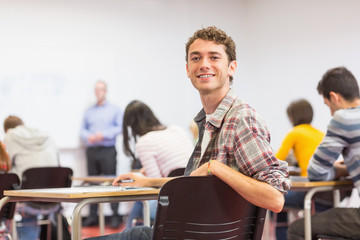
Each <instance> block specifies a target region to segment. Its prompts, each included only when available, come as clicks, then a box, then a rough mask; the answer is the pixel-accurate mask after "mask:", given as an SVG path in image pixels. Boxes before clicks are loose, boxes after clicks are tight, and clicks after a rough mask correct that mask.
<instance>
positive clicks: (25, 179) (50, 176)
mask: <svg viewBox="0 0 360 240" xmlns="http://www.w3.org/2000/svg"><path fill="white" fill-rule="evenodd" d="M72 175H73V171H72V169H71V168H68V167H35V168H29V169H27V170H25V171H24V172H23V174H22V181H21V189H35V188H37V189H42V188H62V187H71V183H72ZM60 176H62V177H60ZM27 204H28V205H29V206H31V207H33V208H39V209H41V208H46V209H49V208H53V207H55V206H57V205H59V209H60V210H59V213H60V211H61V203H58V202H27ZM57 220H58V224H59V226H58V230H60V229H62V222H61V221H62V216H61V214H57ZM36 224H37V225H45V224H47V225H48V228H47V229H48V231H47V239H51V221H50V220H49V219H43V220H38V221H37V222H36ZM17 226H21V224H19V223H18V224H17ZM58 239H62V231H58Z"/></svg>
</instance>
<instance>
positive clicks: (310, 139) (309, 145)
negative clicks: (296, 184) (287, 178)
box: [276, 99, 324, 177]
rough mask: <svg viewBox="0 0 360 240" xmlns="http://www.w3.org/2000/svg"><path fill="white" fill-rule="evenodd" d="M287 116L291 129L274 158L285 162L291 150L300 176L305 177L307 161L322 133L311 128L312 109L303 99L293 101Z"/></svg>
mask: <svg viewBox="0 0 360 240" xmlns="http://www.w3.org/2000/svg"><path fill="white" fill-rule="evenodd" d="M287 115H288V118H289V120H290V122H291V124H292V125H293V129H291V131H290V132H289V133H288V134H287V135H286V136H285V138H284V140H283V142H282V144H281V146H280V148H279V150H278V152H277V153H276V157H277V158H278V159H280V160H286V159H287V158H288V157H289V153H290V151H291V150H292V152H293V154H294V157H295V160H296V163H297V165H298V166H299V168H300V175H301V176H303V177H306V176H307V166H308V164H309V160H310V158H311V156H312V155H313V154H314V152H315V149H316V147H317V146H318V145H319V144H320V142H321V140H322V139H323V138H324V133H323V132H321V131H320V130H318V129H316V128H314V127H313V126H311V121H312V119H313V109H312V107H311V105H310V103H309V102H308V101H307V100H305V99H300V100H297V101H293V102H292V103H291V104H290V105H289V106H288V108H287Z"/></svg>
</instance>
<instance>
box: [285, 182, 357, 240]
mask: <svg viewBox="0 0 360 240" xmlns="http://www.w3.org/2000/svg"><path fill="white" fill-rule="evenodd" d="M290 179H291V178H290ZM291 183H292V187H291V189H290V190H291V191H306V192H307V193H306V196H305V200H304V215H305V216H304V223H305V240H311V199H312V197H313V196H314V194H315V193H317V192H326V191H334V190H350V189H352V188H353V187H354V185H353V182H352V180H348V179H347V180H340V181H321V182H320V181H318V182H310V181H301V182H300V181H295V180H292V181H291ZM339 202H340V193H339V191H334V203H335V204H334V205H335V206H336V204H338V203H339Z"/></svg>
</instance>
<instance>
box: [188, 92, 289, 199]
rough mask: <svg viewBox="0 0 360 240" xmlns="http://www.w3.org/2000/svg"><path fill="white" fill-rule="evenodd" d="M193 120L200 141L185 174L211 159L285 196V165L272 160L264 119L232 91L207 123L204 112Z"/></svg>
mask: <svg viewBox="0 0 360 240" xmlns="http://www.w3.org/2000/svg"><path fill="white" fill-rule="evenodd" d="M194 120H195V122H196V123H197V124H198V127H199V141H198V142H197V144H196V146H195V149H194V152H193V154H192V156H191V158H190V160H189V162H188V165H187V167H186V170H185V175H189V174H190V173H191V172H192V171H194V170H195V169H196V168H198V167H199V166H200V165H202V164H204V163H206V162H208V161H209V160H210V159H212V160H218V161H220V162H222V163H224V164H226V165H228V166H229V167H231V168H233V169H235V170H237V171H239V172H241V173H243V174H245V175H247V176H249V177H252V178H254V179H257V180H259V181H262V182H266V183H268V184H270V185H272V186H273V187H275V188H276V189H278V190H279V191H281V192H282V193H284V194H286V192H287V190H288V189H290V187H291V182H290V180H289V179H288V169H287V163H286V162H285V161H280V160H278V159H277V158H276V157H275V155H274V153H273V151H272V148H271V147H270V133H269V131H268V129H267V127H266V125H265V122H264V120H263V119H262V117H261V116H260V115H258V114H257V113H256V111H255V110H254V109H253V108H251V107H250V106H249V105H248V104H247V103H245V102H244V101H243V100H241V99H239V98H238V97H237V96H236V95H235V93H234V91H233V90H231V89H230V91H229V92H228V93H227V95H226V96H225V97H224V99H223V100H222V101H221V103H220V104H219V106H218V107H217V109H216V111H215V112H214V114H212V116H211V117H210V119H209V121H208V122H205V121H206V115H205V111H204V109H202V110H201V111H200V112H199V113H198V115H197V116H196V117H195V118H194ZM205 128H206V129H207V130H208V131H209V132H210V142H209V145H208V147H207V148H206V150H205V153H204V155H203V157H202V158H201V159H200V153H201V141H202V137H203V134H204V129H205Z"/></svg>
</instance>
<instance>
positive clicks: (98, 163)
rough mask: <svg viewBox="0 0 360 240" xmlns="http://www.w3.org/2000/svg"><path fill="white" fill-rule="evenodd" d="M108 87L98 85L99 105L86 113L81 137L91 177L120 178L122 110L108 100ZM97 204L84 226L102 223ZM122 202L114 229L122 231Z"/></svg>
mask: <svg viewBox="0 0 360 240" xmlns="http://www.w3.org/2000/svg"><path fill="white" fill-rule="evenodd" d="M106 94H107V85H106V83H105V82H104V81H98V82H96V84H95V97H96V104H95V105H93V106H92V107H90V108H89V109H87V110H86V112H85V115H84V120H83V124H82V127H81V132H80V137H81V139H82V140H83V142H84V143H85V145H86V158H87V171H88V175H89V176H98V175H116V165H117V152H116V147H115V146H116V138H117V136H118V135H119V134H120V133H121V123H122V117H123V116H122V111H121V110H120V108H119V107H117V106H115V105H113V104H111V103H110V102H108V100H107V99H106ZM97 206H98V205H97V204H91V205H90V214H89V217H88V218H86V219H85V220H84V222H83V226H92V225H96V224H98V219H99V218H98V216H97ZM118 208H119V203H111V210H112V211H113V215H112V217H111V223H110V226H111V228H118V227H119V224H120V216H119V215H118Z"/></svg>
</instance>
